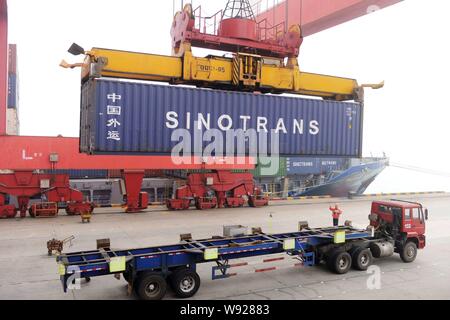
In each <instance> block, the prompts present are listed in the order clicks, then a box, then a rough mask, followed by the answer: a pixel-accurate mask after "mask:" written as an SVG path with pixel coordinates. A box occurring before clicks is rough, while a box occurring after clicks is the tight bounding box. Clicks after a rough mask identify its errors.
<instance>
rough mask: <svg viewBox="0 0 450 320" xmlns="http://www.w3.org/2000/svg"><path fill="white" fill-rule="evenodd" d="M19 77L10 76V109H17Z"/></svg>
mask: <svg viewBox="0 0 450 320" xmlns="http://www.w3.org/2000/svg"><path fill="white" fill-rule="evenodd" d="M17 85H18V83H17V76H16V75H15V74H9V75H8V108H10V109H17V100H18V88H17Z"/></svg>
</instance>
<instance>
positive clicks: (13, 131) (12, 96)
mask: <svg viewBox="0 0 450 320" xmlns="http://www.w3.org/2000/svg"><path fill="white" fill-rule="evenodd" d="M17 69H18V68H17V45H15V44H10V45H9V48H8V108H7V111H6V113H7V114H6V119H7V126H6V133H7V134H8V135H19V112H18V110H19V77H18V72H17Z"/></svg>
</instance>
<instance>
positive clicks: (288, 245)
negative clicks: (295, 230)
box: [283, 239, 295, 250]
mask: <svg viewBox="0 0 450 320" xmlns="http://www.w3.org/2000/svg"><path fill="white" fill-rule="evenodd" d="M283 249H284V250H294V249H295V239H287V240H284V242H283Z"/></svg>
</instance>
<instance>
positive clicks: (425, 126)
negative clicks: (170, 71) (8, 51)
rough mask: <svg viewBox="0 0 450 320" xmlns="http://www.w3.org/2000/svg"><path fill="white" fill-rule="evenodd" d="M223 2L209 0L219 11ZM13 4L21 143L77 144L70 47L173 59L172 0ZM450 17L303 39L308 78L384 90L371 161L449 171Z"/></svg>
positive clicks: (413, 16) (394, 20)
mask: <svg viewBox="0 0 450 320" xmlns="http://www.w3.org/2000/svg"><path fill="white" fill-rule="evenodd" d="M177 1H178V0H177ZM199 2H200V0H198V1H196V3H199ZM225 2H226V1H225V0H208V1H203V3H207V5H208V6H209V7H211V8H213V9H220V8H221V7H223V6H224V4H225ZM8 4H9V24H10V34H9V42H10V43H17V44H18V45H19V73H20V121H21V134H22V135H50V136H54V135H57V134H62V135H64V136H78V128H79V96H80V88H79V87H80V79H79V70H76V71H73V70H64V69H61V68H60V67H58V64H59V62H60V61H61V59H63V58H64V59H66V60H68V61H70V62H74V61H76V58H74V57H72V56H70V55H69V54H68V53H67V52H66V50H67V48H68V47H69V46H70V44H71V43H72V42H77V43H79V44H80V45H82V46H84V47H85V48H86V49H89V48H91V47H93V46H97V47H107V48H115V49H124V50H131V51H140V52H149V53H158V54H170V52H171V43H170V35H169V33H170V26H171V22H172V10H173V9H172V0H166V1H156V0H127V1H120V0H76V1H75V0H58V1H56V0H39V1H29V0H9V1H8ZM214 12H215V11H214ZM449 12H450V1H447V0H428V1H420V0H405V1H404V2H402V3H399V4H397V5H394V6H392V7H389V8H387V9H384V10H382V11H379V12H375V13H372V14H370V15H369V16H365V17H363V18H360V19H357V20H354V21H352V22H348V23H346V24H344V25H341V26H338V27H336V28H334V29H331V30H327V31H324V32H322V33H319V34H317V35H314V36H311V37H308V38H306V39H305V41H304V44H303V47H302V49H301V56H300V58H299V59H300V64H301V68H302V69H303V70H304V71H309V72H316V73H325V74H331V75H337V76H344V77H352V78H356V79H358V81H359V82H360V83H365V82H379V81H381V80H385V81H386V87H385V89H383V90H378V91H368V92H367V95H366V114H365V135H364V138H365V142H364V153H365V155H370V153H371V152H373V153H374V154H380V153H381V152H382V151H385V152H386V153H387V154H388V155H389V156H391V158H392V160H393V161H395V162H401V163H409V164H413V165H418V166H424V167H429V168H434V169H440V170H447V171H450V170H448V169H447V167H448V159H449V155H450V151H449V149H450V148H449V142H448V140H449V138H450V134H449V132H450V125H449V120H450V117H449V115H450V112H449V100H448V98H447V96H446V95H447V93H448V92H449V83H448V76H449V75H450V64H449V60H448V59H449V57H450V49H449V48H450V47H449V40H448V30H450V19H449V18H448V14H449ZM210 13H212V10H211V12H210Z"/></svg>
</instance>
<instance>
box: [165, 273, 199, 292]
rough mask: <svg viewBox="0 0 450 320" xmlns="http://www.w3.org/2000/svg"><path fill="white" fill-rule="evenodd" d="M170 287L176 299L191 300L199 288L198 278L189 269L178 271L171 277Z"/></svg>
mask: <svg viewBox="0 0 450 320" xmlns="http://www.w3.org/2000/svg"><path fill="white" fill-rule="evenodd" d="M170 285H171V287H172V289H173V291H174V292H175V295H176V296H177V297H178V298H181V299H186V298H191V297H193V296H194V295H195V294H196V293H197V291H198V289H199V288H200V277H199V275H198V274H197V272H195V271H192V270H190V269H186V268H183V269H178V270H176V271H174V273H173V274H172V275H171V277H170Z"/></svg>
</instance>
